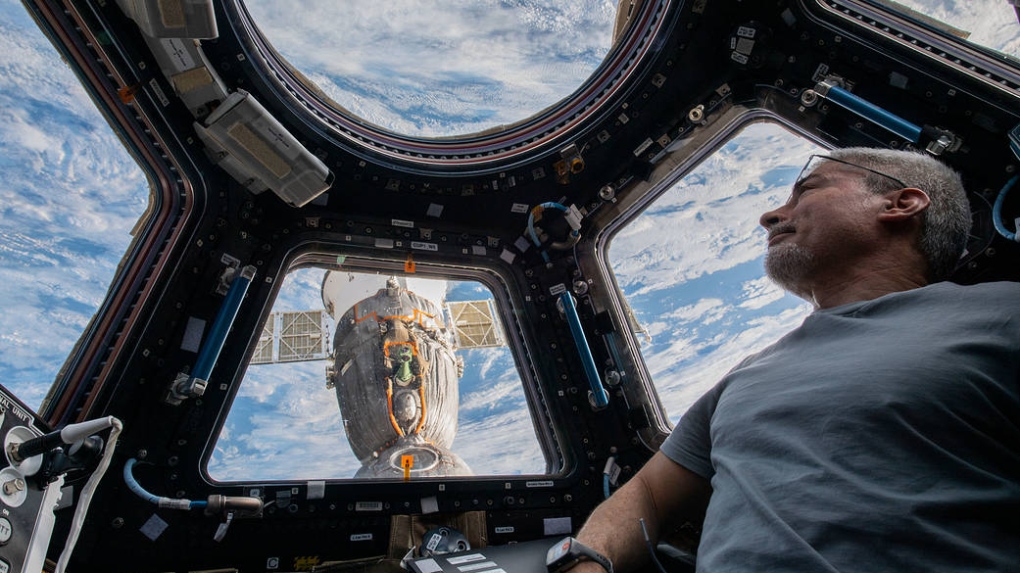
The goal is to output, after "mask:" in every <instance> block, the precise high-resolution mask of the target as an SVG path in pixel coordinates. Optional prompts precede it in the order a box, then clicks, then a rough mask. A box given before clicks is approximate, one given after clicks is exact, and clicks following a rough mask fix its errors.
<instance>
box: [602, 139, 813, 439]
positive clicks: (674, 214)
mask: <svg viewBox="0 0 1020 573" xmlns="http://www.w3.org/2000/svg"><path fill="white" fill-rule="evenodd" d="M819 152H820V151H819V149H818V148H817V147H816V146H815V145H813V144H811V143H810V142H808V141H806V140H804V139H802V138H800V137H798V136H796V135H793V134H791V133H790V132H788V131H786V130H785V129H783V128H781V127H779V126H777V125H774V124H754V125H751V126H749V127H747V128H746V129H744V130H742V131H741V132H740V133H739V134H737V135H736V136H734V137H733V138H732V139H731V140H730V141H729V142H728V143H726V145H724V146H723V147H722V148H720V149H719V150H718V151H716V152H715V153H714V154H713V155H711V156H709V157H708V158H706V159H705V160H704V161H703V162H702V163H701V164H700V165H699V166H698V167H697V168H696V169H694V170H693V171H692V172H690V173H689V174H687V175H686V176H685V177H684V178H683V179H681V180H680V181H679V182H678V183H677V184H676V185H674V186H673V187H672V188H670V189H668V190H667V191H666V192H665V193H663V194H662V195H661V196H659V197H658V198H657V199H656V200H655V201H654V202H653V203H652V204H651V205H649V206H648V207H647V208H646V209H645V210H644V212H642V213H641V214H640V215H638V216H637V217H636V218H635V219H634V220H632V221H631V222H630V223H629V224H628V225H627V226H626V227H624V228H623V229H621V230H620V231H619V232H617V234H616V235H615V236H614V237H613V238H612V242H611V243H610V246H609V251H608V257H609V261H610V265H611V267H612V271H613V273H614V275H615V276H616V281H617V284H618V285H619V286H620V289H621V291H622V292H623V295H624V297H625V298H626V300H627V303H628V304H629V305H630V307H631V309H632V311H633V313H634V317H635V319H636V320H637V323H638V324H639V325H640V329H639V330H640V331H639V332H638V333H636V334H637V338H638V339H639V340H640V343H641V346H640V352H641V356H642V358H643V360H644V363H645V366H646V368H647V369H648V373H649V375H650V376H651V378H652V382H653V384H654V386H655V389H656V391H657V392H658V394H659V397H660V399H661V401H662V404H663V407H664V408H665V409H666V413H667V414H668V416H669V420H670V421H671V423H676V421H677V420H679V418H680V416H681V415H683V413H684V412H685V411H686V410H687V408H688V407H689V406H690V405H691V404H693V403H694V401H695V400H697V399H698V398H699V397H700V396H701V395H702V394H703V393H705V392H706V391H707V390H708V389H709V388H711V387H712V386H713V385H714V384H715V383H716V382H717V381H718V380H719V379H720V378H721V377H722V376H723V375H724V374H725V373H726V372H727V371H728V370H729V369H730V368H732V367H733V366H735V365H736V363H737V362H738V361H739V360H740V359H741V358H743V357H744V356H746V355H748V354H750V353H751V352H754V351H756V350H759V349H761V348H762V347H764V346H765V345H767V344H770V343H771V342H773V341H775V340H776V339H778V338H779V337H780V336H781V335H782V334H784V333H786V332H787V331H789V330H791V329H793V328H794V327H796V326H797V325H798V324H800V322H801V321H802V320H803V318H804V316H806V315H807V313H808V312H810V310H811V308H810V305H808V304H807V303H806V302H804V301H802V300H801V299H799V298H796V297H794V296H792V295H789V294H786V293H784V292H783V291H782V290H781V289H780V288H779V287H777V286H776V285H774V284H773V283H772V282H771V281H770V280H769V279H768V278H766V277H765V276H764V267H763V263H762V261H763V259H764V255H765V238H766V234H765V231H764V229H762V228H761V227H760V226H759V224H758V218H759V216H760V215H761V214H762V213H763V212H765V211H768V210H770V209H773V208H775V207H777V206H779V205H781V204H782V203H784V202H785V201H786V200H787V198H788V197H789V195H790V188H791V187H792V186H793V180H794V178H795V177H796V176H797V174H798V173H799V172H800V169H801V167H802V166H803V164H804V162H805V161H806V160H807V158H808V156H809V155H810V154H812V153H819Z"/></svg>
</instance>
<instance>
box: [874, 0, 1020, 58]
mask: <svg viewBox="0 0 1020 573" xmlns="http://www.w3.org/2000/svg"><path fill="white" fill-rule="evenodd" d="M879 4H881V5H883V6H885V7H887V8H888V9H890V10H893V11H896V12H900V13H901V14H904V15H906V16H911V17H912V16H915V15H920V19H921V20H922V21H923V20H924V19H925V18H930V19H932V20H934V21H936V22H937V23H938V24H939V26H938V27H939V28H941V29H942V30H943V31H944V32H945V33H946V34H948V35H950V36H954V37H957V38H959V39H961V40H966V41H968V42H970V43H972V44H977V45H979V46H984V47H986V48H991V49H993V50H997V51H999V52H1001V53H1003V54H1007V55H1010V56H1013V57H1014V58H1020V22H1018V21H1017V13H1016V10H1015V9H1014V6H1013V4H1012V2H1002V1H1000V0H942V1H940V2H932V1H931V0H896V1H891V0H879ZM911 12H914V13H913V14H912V13H911Z"/></svg>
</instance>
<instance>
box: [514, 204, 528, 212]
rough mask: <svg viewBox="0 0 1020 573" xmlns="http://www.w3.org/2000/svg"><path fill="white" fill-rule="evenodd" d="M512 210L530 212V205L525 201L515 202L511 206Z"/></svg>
mask: <svg viewBox="0 0 1020 573" xmlns="http://www.w3.org/2000/svg"><path fill="white" fill-rule="evenodd" d="M510 212H511V213H527V212H528V206H527V205H526V204H524V203H514V204H513V205H512V206H511V207H510Z"/></svg>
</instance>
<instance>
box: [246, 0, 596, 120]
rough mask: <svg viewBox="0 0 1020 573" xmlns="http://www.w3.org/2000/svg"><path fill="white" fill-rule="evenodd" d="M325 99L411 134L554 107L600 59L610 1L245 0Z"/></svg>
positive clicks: (269, 35) (271, 38) (274, 41)
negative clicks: (338, 0) (285, 0)
mask: <svg viewBox="0 0 1020 573" xmlns="http://www.w3.org/2000/svg"><path fill="white" fill-rule="evenodd" d="M245 6H246V7H247V9H248V12H249V13H250V14H251V16H252V19H253V20H254V21H255V23H256V25H257V26H258V27H259V29H260V30H261V31H262V33H263V35H264V36H265V37H266V39H267V40H268V41H269V42H270V43H271V44H272V45H273V47H274V48H275V49H276V50H277V51H278V52H279V53H280V54H281V55H282V56H283V57H284V58H286V59H287V61H288V62H289V63H290V64H291V65H293V66H294V67H295V68H296V69H298V70H299V71H300V72H301V73H302V74H303V75H304V76H305V77H306V78H307V79H308V80H309V81H310V82H311V83H313V84H315V86H317V87H318V88H319V89H320V90H321V91H322V92H323V93H324V94H325V95H326V96H327V97H328V98H329V99H331V100H333V102H335V105H336V106H338V107H340V108H343V109H345V110H347V111H348V112H349V113H351V114H353V115H354V116H356V117H359V118H362V119H364V120H366V121H368V122H370V123H374V124H376V125H378V126H381V127H383V128H385V129H388V130H390V131H393V132H396V133H401V134H405V135H410V136H423V137H442V136H450V135H465V134H469V133H476V132H480V131H483V130H488V129H493V128H498V127H499V126H502V125H508V124H512V123H515V122H518V121H521V120H523V119H526V118H528V117H531V116H532V115H534V114H536V113H538V112H539V111H541V110H543V109H545V108H546V107H549V106H551V105H553V104H555V103H556V102H557V101H559V100H561V99H563V98H564V97H566V96H567V95H569V94H570V93H572V92H573V91H574V90H576V89H577V88H578V87H580V86H581V84H582V83H583V82H584V81H585V80H586V79H587V78H588V76H590V75H591V74H592V72H594V71H595V69H596V68H597V67H598V66H599V64H601V63H602V60H603V58H605V56H606V54H608V52H609V48H610V46H611V45H612V32H613V23H614V19H615V17H616V1H615V0H582V1H579V2H555V1H552V0H543V1H539V2H500V1H498V0H469V1H462V0H448V1H441V2H436V1H433V0H397V1H387V2H379V1H377V0H344V1H343V2H337V1H335V0H290V1H288V2H279V1H276V0H246V1H245Z"/></svg>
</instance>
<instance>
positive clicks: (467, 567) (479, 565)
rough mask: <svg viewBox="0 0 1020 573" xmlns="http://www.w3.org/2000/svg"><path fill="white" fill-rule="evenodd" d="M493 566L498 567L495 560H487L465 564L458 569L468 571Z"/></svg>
mask: <svg viewBox="0 0 1020 573" xmlns="http://www.w3.org/2000/svg"><path fill="white" fill-rule="evenodd" d="M493 567H496V562H495V561H486V562H484V563H472V564H470V565H464V566H463V567H458V568H457V570H458V571H464V572H465V573H466V572H467V571H478V570H479V569H492V568H493Z"/></svg>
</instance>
